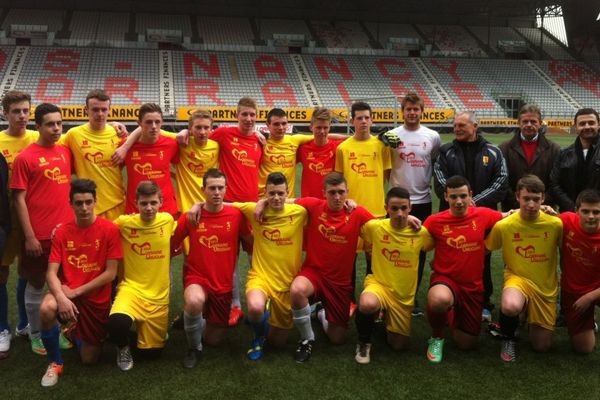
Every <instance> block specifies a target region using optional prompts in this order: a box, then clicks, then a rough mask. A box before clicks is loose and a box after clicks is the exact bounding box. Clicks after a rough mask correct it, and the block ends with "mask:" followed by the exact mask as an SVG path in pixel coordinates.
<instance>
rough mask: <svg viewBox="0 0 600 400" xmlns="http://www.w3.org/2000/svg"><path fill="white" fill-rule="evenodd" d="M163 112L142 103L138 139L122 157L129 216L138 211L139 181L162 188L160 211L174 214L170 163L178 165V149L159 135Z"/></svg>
mask: <svg viewBox="0 0 600 400" xmlns="http://www.w3.org/2000/svg"><path fill="white" fill-rule="evenodd" d="M162 123H163V115H162V110H161V108H160V106H159V105H157V104H153V103H146V104H142V106H141V107H140V111H139V116H138V124H139V126H140V128H141V131H142V132H141V135H140V139H139V141H138V142H137V143H135V144H134V145H133V146H132V147H131V150H130V151H129V152H128V153H127V157H126V158H125V166H126V167H127V206H126V208H125V212H126V213H128V214H130V213H133V212H135V211H136V210H137V198H136V188H137V187H138V185H139V184H140V182H142V181H148V180H150V181H153V182H156V183H157V184H158V185H159V186H160V187H161V193H162V196H163V197H162V198H163V199H164V200H163V201H162V202H161V209H160V211H164V212H168V213H169V214H171V215H173V216H176V215H177V202H176V201H175V189H174V188H173V182H172V181H171V164H174V163H177V162H178V159H179V158H178V152H179V149H178V146H177V142H176V141H175V139H173V138H172V137H167V136H165V135H163V134H161V130H160V128H161V126H162Z"/></svg>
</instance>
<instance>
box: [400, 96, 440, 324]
mask: <svg viewBox="0 0 600 400" xmlns="http://www.w3.org/2000/svg"><path fill="white" fill-rule="evenodd" d="M401 107H402V116H403V118H404V125H402V126H400V127H398V128H396V129H393V130H392V131H391V132H392V133H394V134H395V135H396V136H397V137H398V139H400V144H399V146H398V147H397V148H396V149H395V150H392V172H391V173H390V186H392V187H396V186H398V187H403V188H406V189H408V192H409V193H410V204H411V214H412V215H414V216H415V217H417V218H419V219H420V220H421V221H425V220H426V219H427V217H429V216H430V215H431V211H432V208H431V204H432V203H431V201H432V200H431V177H432V174H433V164H434V163H435V160H436V158H437V155H438V152H439V150H440V146H441V139H440V135H439V134H438V133H437V132H436V131H434V130H433V129H429V128H427V127H426V126H422V125H421V117H422V115H423V110H424V108H425V107H424V104H423V99H421V98H420V97H419V95H417V94H416V93H414V92H409V93H407V94H406V96H404V98H403V99H402V102H401ZM424 267H425V252H423V253H421V255H420V256H419V276H418V281H417V291H418V290H419V285H420V284H421V278H422V277H423V268H424ZM415 293H416V292H415ZM413 314H414V315H423V311H422V310H421V309H420V307H419V306H418V303H417V302H416V300H415V307H414V309H413Z"/></svg>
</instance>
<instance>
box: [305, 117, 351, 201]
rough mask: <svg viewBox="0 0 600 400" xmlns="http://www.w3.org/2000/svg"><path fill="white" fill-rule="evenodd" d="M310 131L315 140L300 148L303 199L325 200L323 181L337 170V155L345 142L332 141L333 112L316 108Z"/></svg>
mask: <svg viewBox="0 0 600 400" xmlns="http://www.w3.org/2000/svg"><path fill="white" fill-rule="evenodd" d="M309 129H310V131H311V132H312V134H313V140H311V141H309V142H307V143H305V144H303V145H301V146H300V147H299V148H298V162H299V163H302V180H301V182H302V186H301V188H300V193H301V197H316V198H318V199H320V198H323V195H324V194H323V180H324V179H325V177H326V176H327V175H329V174H330V173H331V172H333V171H334V170H335V153H336V151H337V147H338V146H339V144H340V143H342V141H343V140H337V139H331V137H330V136H329V130H330V129H331V111H329V109H327V108H325V107H315V109H314V110H313V113H312V117H311V119H310V125H309Z"/></svg>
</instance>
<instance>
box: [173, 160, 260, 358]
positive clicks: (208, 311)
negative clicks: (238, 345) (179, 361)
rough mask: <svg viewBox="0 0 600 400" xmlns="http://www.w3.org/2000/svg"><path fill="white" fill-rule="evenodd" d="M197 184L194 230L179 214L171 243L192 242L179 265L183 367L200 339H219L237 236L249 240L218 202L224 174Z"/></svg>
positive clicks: (233, 212) (209, 174)
mask: <svg viewBox="0 0 600 400" xmlns="http://www.w3.org/2000/svg"><path fill="white" fill-rule="evenodd" d="M202 181H203V186H202V192H203V198H204V199H205V202H204V205H203V207H202V213H201V215H200V220H199V221H198V222H199V224H198V226H197V227H193V226H192V225H191V224H190V223H189V222H188V221H187V219H186V218H187V213H184V214H182V215H181V217H180V218H179V221H178V223H177V229H176V230H175V234H174V237H173V240H172V247H173V248H177V246H179V244H180V243H181V242H182V241H183V239H184V238H185V237H189V238H190V243H191V246H190V252H189V254H188V256H187V257H186V259H185V264H184V266H183V286H184V292H183V299H184V306H183V310H184V314H183V322H184V328H185V334H186V337H187V341H188V352H187V354H186V356H185V358H184V359H183V366H184V367H185V368H193V367H194V366H196V363H197V362H198V360H199V358H200V357H201V355H202V342H203V340H204V342H205V343H206V344H208V345H211V346H215V345H218V344H219V343H220V342H221V340H222V339H223V336H224V334H225V328H226V327H227V326H228V321H229V309H230V307H231V291H232V289H233V281H232V278H233V270H234V269H235V264H236V261H237V255H238V250H239V247H238V244H239V241H240V238H242V239H243V240H244V241H246V242H251V239H252V237H251V234H250V232H249V231H248V228H247V224H246V221H245V219H244V217H243V215H242V213H241V212H240V211H239V210H238V209H236V208H234V207H232V206H230V205H225V204H223V197H224V195H225V192H226V190H227V182H226V179H225V175H223V173H222V172H221V171H219V170H218V169H214V168H211V169H209V170H208V171H206V173H205V174H204V176H203V179H202ZM249 244H250V245H251V243H249ZM205 325H206V329H204V326H205Z"/></svg>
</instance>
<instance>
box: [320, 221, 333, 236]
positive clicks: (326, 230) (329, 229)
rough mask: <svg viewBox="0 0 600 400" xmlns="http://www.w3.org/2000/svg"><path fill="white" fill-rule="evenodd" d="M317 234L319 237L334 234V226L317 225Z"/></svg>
mask: <svg viewBox="0 0 600 400" xmlns="http://www.w3.org/2000/svg"><path fill="white" fill-rule="evenodd" d="M319 232H321V235H323V236H325V237H328V236H329V235H333V234H335V226H327V225H323V224H321V225H319Z"/></svg>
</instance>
